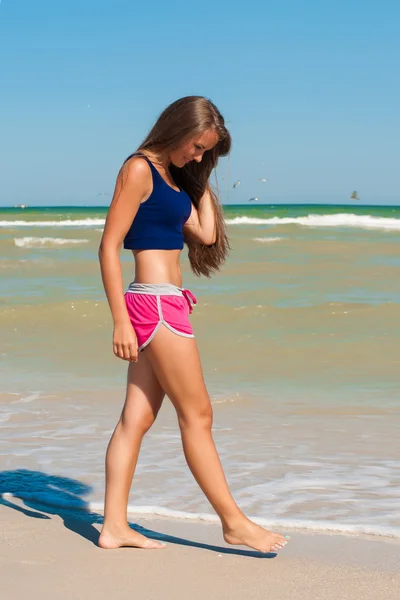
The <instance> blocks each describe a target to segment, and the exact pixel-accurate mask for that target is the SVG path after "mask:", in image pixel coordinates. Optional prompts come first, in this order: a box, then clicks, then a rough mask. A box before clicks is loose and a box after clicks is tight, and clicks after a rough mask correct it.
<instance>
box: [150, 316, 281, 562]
mask: <svg viewBox="0 0 400 600" xmlns="http://www.w3.org/2000/svg"><path fill="white" fill-rule="evenodd" d="M145 352H146V353H147V355H148V357H149V360H150V362H151V365H152V367H153V369H154V372H155V374H156V376H157V378H158V381H159V383H160V385H161V386H162V388H163V389H164V391H165V392H166V394H167V395H168V397H169V398H170V400H171V401H172V403H173V405H174V407H175V409H176V411H177V415H178V421H179V426H180V429H181V434H182V442H183V449H184V453H185V457H186V460H187V463H188V465H189V468H190V470H191V471H192V473H193V475H194V477H195V479H196V481H197V483H198V484H199V486H200V487H201V489H202V490H203V492H204V493H205V495H206V496H207V498H208V500H209V502H210V503H211V505H212V506H213V508H214V509H215V511H216V513H217V514H218V516H219V517H220V519H221V522H222V527H223V532H224V537H225V540H226V541H227V542H228V543H230V544H244V545H247V546H250V547H251V548H255V549H256V550H260V551H262V552H269V551H271V550H272V551H274V550H278V549H280V548H283V547H284V546H285V545H286V540H285V538H284V536H283V535H280V534H276V533H273V532H271V531H267V530H265V529H263V528H262V527H260V526H258V525H256V524H255V523H253V522H252V521H250V520H249V519H247V517H245V515H244V514H243V513H242V511H241V510H240V509H239V507H238V506H237V504H236V502H235V501H234V499H233V497H232V495H231V492H230V490H229V487H228V484H227V482H226V479H225V475H224V472H223V469H222V465H221V462H220V460H219V456H218V453H217V450H216V447H215V444H214V440H213V438H212V433H211V425H212V408H211V404H210V399H209V396H208V393H207V389H206V386H205V383H204V379H203V373H202V368H201V364H200V358H199V354H198V351H197V346H196V342H195V340H194V339H193V338H186V337H181V336H179V335H177V334H175V333H172V332H171V331H169V330H168V329H167V328H166V327H164V326H162V327H161V328H160V329H159V331H158V332H157V334H156V335H155V337H154V339H153V340H152V341H151V342H150V344H149V346H148V347H147V348H146V350H145Z"/></svg>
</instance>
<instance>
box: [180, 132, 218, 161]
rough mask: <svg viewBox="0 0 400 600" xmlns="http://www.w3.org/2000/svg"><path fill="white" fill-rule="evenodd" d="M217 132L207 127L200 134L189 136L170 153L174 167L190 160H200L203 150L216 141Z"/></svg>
mask: <svg viewBox="0 0 400 600" xmlns="http://www.w3.org/2000/svg"><path fill="white" fill-rule="evenodd" d="M218 139H219V138H218V134H217V132H216V131H214V130H213V129H209V130H207V131H205V132H204V133H201V134H200V135H197V136H195V137H193V138H190V139H189V140H187V141H186V142H184V143H183V144H182V145H181V146H178V148H175V150H172V152H171V153H170V155H169V156H170V159H171V162H172V164H173V165H175V167H179V168H182V167H184V166H185V165H186V164H187V163H189V162H191V161H192V160H194V161H196V162H201V159H202V158H203V154H204V152H206V151H207V150H211V148H214V146H215V145H216V144H217V143H218Z"/></svg>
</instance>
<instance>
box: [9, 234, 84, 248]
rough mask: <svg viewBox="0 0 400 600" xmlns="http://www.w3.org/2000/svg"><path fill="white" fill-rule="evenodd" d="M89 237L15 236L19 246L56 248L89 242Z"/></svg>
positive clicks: (16, 243)
mask: <svg viewBox="0 0 400 600" xmlns="http://www.w3.org/2000/svg"><path fill="white" fill-rule="evenodd" d="M88 242H89V240H87V239H84V238H82V239H68V238H51V237H22V238H14V244H15V245H16V246H17V247H18V248H54V247H56V246H76V245H80V244H87V243H88Z"/></svg>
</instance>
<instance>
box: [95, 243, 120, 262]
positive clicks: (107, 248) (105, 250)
mask: <svg viewBox="0 0 400 600" xmlns="http://www.w3.org/2000/svg"><path fill="white" fill-rule="evenodd" d="M120 250H121V244H119V245H118V246H114V245H110V244H107V243H105V242H104V240H101V242H100V246H99V250H98V252H97V255H98V257H99V260H100V262H101V261H102V260H103V259H104V258H105V257H106V256H109V255H110V254H119V252H120Z"/></svg>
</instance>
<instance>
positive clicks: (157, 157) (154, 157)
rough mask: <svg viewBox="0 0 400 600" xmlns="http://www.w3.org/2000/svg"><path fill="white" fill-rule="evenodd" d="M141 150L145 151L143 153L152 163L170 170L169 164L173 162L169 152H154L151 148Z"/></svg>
mask: <svg viewBox="0 0 400 600" xmlns="http://www.w3.org/2000/svg"><path fill="white" fill-rule="evenodd" d="M141 152H143V154H145V155H146V156H147V158H148V159H149V160H151V162H152V163H155V164H157V165H158V166H160V167H162V168H163V169H165V171H168V169H169V166H170V164H171V160H170V158H169V156H168V154H166V153H164V154H163V153H161V152H152V151H151V150H142V151H141Z"/></svg>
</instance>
